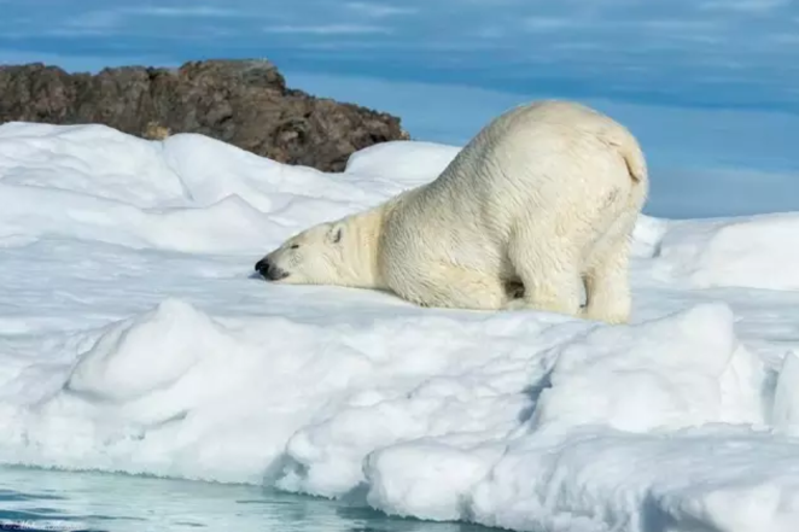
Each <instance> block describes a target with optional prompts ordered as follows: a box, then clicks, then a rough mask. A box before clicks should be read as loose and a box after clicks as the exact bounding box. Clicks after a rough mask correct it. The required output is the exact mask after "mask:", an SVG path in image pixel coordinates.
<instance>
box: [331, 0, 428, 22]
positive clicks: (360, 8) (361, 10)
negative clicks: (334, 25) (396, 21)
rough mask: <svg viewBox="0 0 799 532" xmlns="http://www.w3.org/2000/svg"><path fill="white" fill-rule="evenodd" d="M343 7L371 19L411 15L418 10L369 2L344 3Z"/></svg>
mask: <svg viewBox="0 0 799 532" xmlns="http://www.w3.org/2000/svg"><path fill="white" fill-rule="evenodd" d="M344 7H345V8H347V9H349V10H350V11H353V12H356V13H358V14H360V15H363V16H366V17H371V18H384V17H393V16H396V15H412V14H415V13H417V12H418V11H419V10H418V9H416V8H410V7H396V6H390V5H387V4H376V3H371V2H346V3H345V4H344Z"/></svg>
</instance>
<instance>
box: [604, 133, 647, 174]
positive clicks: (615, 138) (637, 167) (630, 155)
mask: <svg viewBox="0 0 799 532" xmlns="http://www.w3.org/2000/svg"><path fill="white" fill-rule="evenodd" d="M602 140H603V141H605V143H607V144H608V145H609V146H610V147H612V148H613V149H615V150H616V151H617V152H618V153H619V155H620V156H621V158H622V159H624V163H625V164H626V165H627V171H628V172H629V173H630V178H631V179H632V180H633V181H635V182H636V183H641V182H644V181H646V180H647V178H648V171H647V165H646V158H645V157H644V154H643V152H642V151H641V146H640V145H639V144H638V141H636V140H635V138H634V137H633V136H632V133H630V132H629V131H627V130H622V131H619V130H611V131H606V132H605V134H604V135H603V138H602Z"/></svg>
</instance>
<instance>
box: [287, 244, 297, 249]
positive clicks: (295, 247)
mask: <svg viewBox="0 0 799 532" xmlns="http://www.w3.org/2000/svg"><path fill="white" fill-rule="evenodd" d="M299 247H300V245H299V244H292V245H291V246H289V249H298V248H299Z"/></svg>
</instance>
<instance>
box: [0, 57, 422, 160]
mask: <svg viewBox="0 0 799 532" xmlns="http://www.w3.org/2000/svg"><path fill="white" fill-rule="evenodd" d="M9 121H29V122H47V123H51V124H83V123H100V124H106V125H108V126H111V127H114V128H116V129H119V130H121V131H124V132H126V133H130V134H133V135H139V136H142V137H147V138H162V137H164V136H165V135H168V134H170V133H173V134H174V133H183V132H191V133H202V134H204V135H208V136H209V137H213V138H215V139H219V140H222V141H225V142H228V143H231V144H233V145H235V146H238V147H240V148H243V149H245V150H248V151H251V152H253V153H256V154H258V155H263V156H266V157H269V158H271V159H275V160H277V161H280V162H284V163H289V164H301V165H307V166H313V167H315V168H318V169H320V170H325V171H340V170H342V169H343V168H344V166H345V164H346V161H347V158H348V157H349V155H350V154H351V153H352V152H354V151H356V150H359V149H362V148H365V147H367V146H371V145H373V144H376V143H379V142H385V141H389V140H399V139H407V138H408V136H407V134H406V133H405V132H404V131H403V130H402V128H401V127H400V119H399V118H397V117H394V116H391V115H389V114H386V113H380V112H376V111H373V110H370V109H367V108H364V107H361V106H357V105H353V104H348V103H339V102H336V101H333V100H330V99H323V98H316V97H313V96H311V95H309V94H307V93H305V92H303V91H300V90H296V89H290V88H287V87H286V83H285V80H284V78H283V76H282V75H281V74H280V72H278V70H277V68H276V67H275V66H274V65H273V64H272V63H271V62H269V61H266V60H241V61H238V60H211V61H198V62H189V63H186V64H184V65H182V66H181V67H180V68H177V69H167V68H148V67H140V66H131V67H120V68H107V69H104V70H102V71H101V72H99V73H97V74H95V75H92V74H88V73H76V74H69V73H67V72H65V71H64V70H62V69H60V68H58V67H54V66H46V65H43V64H41V63H33V64H27V65H14V66H2V67H0V123H3V122H9Z"/></svg>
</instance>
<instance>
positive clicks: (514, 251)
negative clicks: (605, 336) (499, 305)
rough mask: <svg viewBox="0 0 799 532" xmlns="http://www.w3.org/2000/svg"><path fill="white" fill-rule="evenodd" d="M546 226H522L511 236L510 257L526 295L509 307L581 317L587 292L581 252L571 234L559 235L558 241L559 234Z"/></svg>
mask: <svg viewBox="0 0 799 532" xmlns="http://www.w3.org/2000/svg"><path fill="white" fill-rule="evenodd" d="M536 229H538V230H536ZM542 229H543V228H542V227H541V226H540V225H539V226H537V227H536V226H533V227H530V226H525V225H521V226H519V227H517V228H516V230H515V231H514V234H513V235H511V238H510V241H509V244H508V257H509V259H510V261H511V264H512V265H513V268H514V270H515V271H516V274H517V275H518V277H519V278H520V279H521V282H522V284H523V285H524V294H523V296H522V298H521V299H517V300H514V301H510V302H509V303H508V304H506V308H508V309H511V310H514V309H521V308H529V309H536V310H542V311H547V312H557V313H561V314H566V315H569V316H579V315H580V303H581V300H582V294H583V279H582V276H581V272H580V268H579V259H578V257H579V252H578V251H577V249H575V247H574V246H573V245H572V244H571V243H570V241H569V238H568V236H563V237H558V236H556V237H554V238H555V239H557V241H554V240H553V235H555V234H556V233H555V232H554V231H545V230H542Z"/></svg>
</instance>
